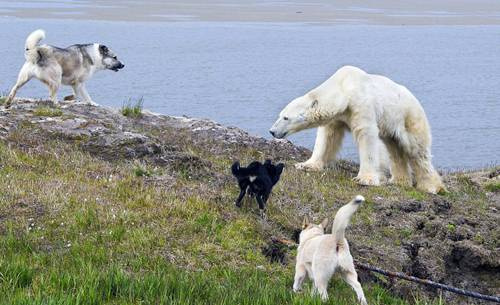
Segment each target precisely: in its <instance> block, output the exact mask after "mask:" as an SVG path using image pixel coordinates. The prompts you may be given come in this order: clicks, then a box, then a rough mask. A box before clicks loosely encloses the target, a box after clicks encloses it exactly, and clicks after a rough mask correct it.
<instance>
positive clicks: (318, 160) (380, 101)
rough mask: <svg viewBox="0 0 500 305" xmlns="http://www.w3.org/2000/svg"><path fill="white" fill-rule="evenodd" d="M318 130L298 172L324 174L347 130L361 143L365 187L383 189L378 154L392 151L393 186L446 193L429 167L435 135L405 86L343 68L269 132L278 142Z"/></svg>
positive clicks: (361, 175) (360, 175) (292, 107)
mask: <svg viewBox="0 0 500 305" xmlns="http://www.w3.org/2000/svg"><path fill="white" fill-rule="evenodd" d="M314 127H318V131H317V136H316V142H315V144H314V150H313V153H312V156H311V158H310V159H309V160H307V161H306V162H303V163H298V164H296V167H297V168H299V169H309V170H321V169H323V168H325V167H327V166H328V165H329V164H330V163H332V162H333V161H334V160H335V156H336V154H337V152H338V150H339V149H340V147H341V145H342V139H343V137H344V134H345V132H346V131H351V132H352V134H353V137H354V139H355V141H356V143H357V145H358V150H359V156H360V169H359V173H358V175H357V177H356V178H355V180H356V181H358V183H360V184H363V185H379V184H380V180H381V173H380V170H379V168H380V164H379V163H380V160H381V159H382V158H381V156H380V152H381V151H384V150H383V149H381V147H380V145H384V144H385V146H386V148H387V151H388V152H389V158H390V169H391V180H390V181H391V182H394V183H399V184H407V185H411V184H412V178H411V171H412V172H413V175H414V177H415V180H416V186H417V188H418V189H421V190H423V191H426V192H429V193H437V192H439V191H441V190H444V189H445V188H444V185H443V183H442V181H441V177H440V176H439V174H438V173H437V172H436V170H435V169H434V167H433V166H432V163H431V150H430V148H431V133H430V126H429V122H428V121H427V117H426V115H425V113H424V110H423V108H422V106H421V105H420V103H419V102H418V100H417V99H416V98H415V97H414V96H413V94H412V93H411V92H410V91H409V90H408V89H406V88H405V87H404V86H402V85H399V84H397V83H395V82H393V81H392V80H390V79H389V78H386V77H384V76H380V75H374V74H368V73H366V72H365V71H363V70H361V69H359V68H356V67H352V66H345V67H342V68H340V69H339V70H337V72H335V74H333V76H331V77H330V78H329V79H327V80H326V81H325V82H324V83H322V84H321V85H320V86H318V87H316V88H315V89H313V90H311V91H309V92H308V93H307V94H305V95H304V96H301V97H298V98H296V99H295V100H293V101H292V102H290V104H288V105H287V106H286V107H285V108H284V109H283V110H282V111H281V113H280V115H279V118H278V120H277V121H276V122H275V123H274V125H273V126H272V127H271V129H270V133H271V134H272V135H273V136H274V137H275V138H284V137H286V136H288V135H291V134H293V133H296V132H298V131H301V130H304V129H307V128H314Z"/></svg>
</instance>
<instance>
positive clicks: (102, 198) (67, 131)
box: [0, 99, 500, 305]
mask: <svg viewBox="0 0 500 305" xmlns="http://www.w3.org/2000/svg"><path fill="white" fill-rule="evenodd" d="M1 103H2V100H1V99H0V104H1ZM309 154H310V152H309V151H308V150H306V149H304V148H300V147H296V146H294V145H292V144H291V143H289V142H287V141H268V140H265V139H262V138H257V137H253V136H251V135H248V134H247V133H245V132H244V131H242V130H240V129H238V128H233V127H224V126H221V125H220V124H217V123H215V122H213V121H209V120H201V119H191V118H184V117H181V118H179V117H169V116H162V115H157V114H153V113H149V112H143V113H142V114H141V113H138V112H136V113H134V112H133V111H131V112H129V113H128V116H124V115H123V114H122V113H121V112H120V111H118V110H113V109H110V108H105V107H93V106H87V105H81V104H74V103H71V102H65V103H63V104H62V106H61V107H60V108H53V107H51V106H50V104H49V103H48V102H44V101H34V100H30V99H25V100H22V101H18V102H17V104H15V105H13V107H12V108H11V109H10V110H4V109H3V107H2V106H0V190H1V192H0V295H1V296H3V297H2V298H0V303H1V304H228V305H229V304H231V305H232V304H321V302H320V301H319V299H318V298H311V297H310V295H309V293H307V291H308V290H307V289H306V290H305V291H306V292H303V293H301V294H299V295H294V294H293V293H292V291H291V286H292V282H293V269H294V257H295V253H296V250H295V248H294V246H293V244H292V243H291V242H290V241H293V239H294V238H295V237H296V235H297V230H298V229H299V228H300V224H301V221H302V217H303V216H304V215H309V216H311V217H312V218H313V219H314V220H315V221H316V222H319V221H320V220H321V219H323V218H324V217H330V219H332V217H333V216H334V214H335V212H336V210H337V209H338V208H339V207H340V206H341V205H343V204H344V203H346V202H347V201H349V200H350V199H351V198H352V197H353V196H354V195H356V194H362V195H363V196H365V197H366V199H367V202H366V204H365V205H364V206H362V207H361V208H360V209H359V210H358V212H357V213H356V214H355V216H354V218H353V223H352V225H351V226H350V227H349V229H348V232H347V238H348V240H349V242H350V244H351V252H352V254H353V256H354V257H355V259H358V260H359V261H362V262H365V263H370V264H372V265H375V266H378V267H381V268H384V269H387V270H391V271H403V272H406V273H408V274H411V275H414V276H417V277H423V278H428V279H431V280H434V281H438V282H442V283H446V284H450V285H454V286H457V287H461V288H465V289H470V290H475V291H478V292H482V293H486V294H496V295H499V294H500V253H499V247H500V229H499V226H498V224H499V223H500V222H499V220H500V216H499V213H498V210H499V209H500V178H499V175H500V167H496V168H490V169H485V170H481V171H476V172H467V173H451V174H447V175H446V176H445V177H444V180H445V183H446V185H447V187H448V189H449V192H448V193H447V194H444V195H436V196H434V195H428V194H425V193H421V192H419V191H417V190H415V189H414V188H409V187H407V188H406V187H405V188H402V187H398V186H393V185H388V186H381V187H362V186H359V185H357V184H355V183H354V182H352V177H354V175H355V174H356V169H357V165H356V164H353V163H351V162H347V161H340V162H339V163H338V165H337V168H336V169H332V170H328V171H325V172H320V173H307V172H302V171H297V170H295V169H294V167H293V164H294V163H295V162H297V160H304V159H305V158H307V156H308V155H309ZM264 158H272V159H274V160H277V161H282V162H285V163H286V165H287V166H286V168H285V171H284V173H283V176H282V179H281V180H280V182H279V183H278V184H277V186H276V187H275V189H274V190H273V194H272V195H271V198H270V200H269V203H268V213H267V216H268V218H267V219H266V220H263V219H261V218H260V217H259V216H258V211H257V205H256V204H255V203H253V202H252V203H250V201H249V200H247V199H245V203H244V206H243V208H242V209H241V210H239V209H237V208H236V207H235V206H234V204H233V202H234V200H235V198H236V197H237V194H238V188H237V185H236V183H235V181H234V180H233V178H232V176H231V174H230V171H229V166H230V165H231V164H232V162H233V161H234V160H241V162H242V163H243V164H245V163H247V162H249V161H251V160H254V159H259V160H263V159H264ZM359 273H360V280H361V284H362V285H363V288H364V290H365V293H366V295H367V299H368V302H369V304H413V303H417V304H475V303H474V300H472V299H466V298H462V297H457V296H456V295H453V294H450V293H440V292H439V291H435V290H432V289H427V288H425V287H422V286H417V285H414V284H411V283H408V282H404V281H399V280H388V279H387V278H385V277H381V276H376V275H373V274H371V273H368V272H364V271H361V270H360V271H359ZM329 292H330V296H331V298H330V301H329V302H328V304H355V297H354V293H353V292H352V291H351V289H350V288H349V287H348V286H347V285H346V284H344V283H343V282H342V281H341V280H340V279H338V278H336V279H335V280H334V281H333V282H332V284H331V287H330V289H329Z"/></svg>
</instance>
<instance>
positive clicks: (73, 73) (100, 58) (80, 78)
mask: <svg viewBox="0 0 500 305" xmlns="http://www.w3.org/2000/svg"><path fill="white" fill-rule="evenodd" d="M44 38H45V31H43V30H36V31H34V32H33V33H31V34H30V35H29V36H28V38H26V46H25V52H24V57H25V58H26V62H25V63H24V65H23V67H22V68H21V71H20V72H19V76H18V78H17V82H16V84H15V85H14V87H13V88H12V90H11V91H10V94H9V96H8V97H7V101H6V104H5V107H6V108H8V107H10V105H11V103H12V100H13V99H14V97H15V96H16V93H17V90H19V88H21V87H22V86H23V85H24V84H26V83H27V82H28V81H29V80H30V79H32V78H33V77H34V78H37V79H39V80H40V81H41V82H42V83H44V84H45V85H47V86H48V87H49V95H50V99H51V100H52V102H53V103H54V104H57V96H56V94H57V90H58V89H59V87H60V86H61V84H63V85H67V86H71V87H72V88H73V93H74V97H73V98H75V99H76V98H80V99H81V100H82V101H83V102H86V103H89V104H95V103H94V102H93V101H92V98H91V97H90V96H89V94H88V93H87V90H86V89H85V85H84V82H85V81H86V80H88V79H89V78H90V77H91V76H92V75H93V74H94V73H95V72H96V71H99V70H106V69H107V70H113V71H115V72H116V71H118V70H120V69H122V68H123V67H125V65H124V64H123V63H121V62H120V61H119V60H118V58H117V57H116V55H115V54H114V53H113V51H111V50H110V49H109V48H108V47H106V46H105V45H102V44H98V43H92V44H75V45H72V46H69V47H67V48H58V47H54V46H50V45H39V43H40V41H41V40H42V39H44Z"/></svg>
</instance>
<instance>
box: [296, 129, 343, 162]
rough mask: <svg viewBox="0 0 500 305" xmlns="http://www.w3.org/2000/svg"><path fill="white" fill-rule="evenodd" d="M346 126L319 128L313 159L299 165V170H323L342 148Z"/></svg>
mask: <svg viewBox="0 0 500 305" xmlns="http://www.w3.org/2000/svg"><path fill="white" fill-rule="evenodd" d="M344 133H345V126H344V125H343V124H336V123H333V124H329V125H326V126H320V127H318V132H317V133H316V142H315V143H314V149H313V153H312V156H311V158H309V160H307V161H306V162H302V163H297V164H295V167H296V168H297V169H304V170H322V169H324V168H325V167H327V166H328V165H329V164H330V163H331V162H332V161H333V160H335V156H336V155H337V152H338V151H339V149H340V147H341V146H342V140H343V138H344Z"/></svg>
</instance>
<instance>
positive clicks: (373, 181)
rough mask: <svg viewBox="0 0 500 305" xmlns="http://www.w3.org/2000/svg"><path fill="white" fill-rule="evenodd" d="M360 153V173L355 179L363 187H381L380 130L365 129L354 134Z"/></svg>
mask: <svg viewBox="0 0 500 305" xmlns="http://www.w3.org/2000/svg"><path fill="white" fill-rule="evenodd" d="M353 134H354V137H355V139H356V142H357V143H358V151H359V173H358V175H357V176H356V178H354V180H356V181H357V182H358V183H359V184H362V185H379V184H380V178H379V172H378V167H379V153H380V150H379V145H380V143H379V142H380V139H379V137H378V128H377V127H376V125H375V127H373V126H371V127H364V128H361V129H359V130H355V131H354V132H353Z"/></svg>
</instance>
